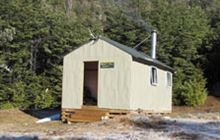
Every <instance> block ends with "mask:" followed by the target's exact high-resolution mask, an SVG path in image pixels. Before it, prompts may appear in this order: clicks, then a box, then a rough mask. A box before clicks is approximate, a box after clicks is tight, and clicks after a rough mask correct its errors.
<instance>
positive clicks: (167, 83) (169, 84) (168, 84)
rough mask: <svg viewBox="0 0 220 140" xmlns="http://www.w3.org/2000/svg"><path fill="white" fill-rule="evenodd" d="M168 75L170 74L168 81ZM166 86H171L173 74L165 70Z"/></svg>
mask: <svg viewBox="0 0 220 140" xmlns="http://www.w3.org/2000/svg"><path fill="white" fill-rule="evenodd" d="M168 75H170V82H169V81H168V80H169V78H168ZM166 86H167V87H172V86H173V76H172V73H171V72H169V71H167V72H166Z"/></svg>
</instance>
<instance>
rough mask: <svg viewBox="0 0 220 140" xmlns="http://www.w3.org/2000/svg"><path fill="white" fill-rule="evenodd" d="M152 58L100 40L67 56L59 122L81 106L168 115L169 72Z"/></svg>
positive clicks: (169, 97)
mask: <svg viewBox="0 0 220 140" xmlns="http://www.w3.org/2000/svg"><path fill="white" fill-rule="evenodd" d="M153 51H155V49H153ZM152 54H153V57H150V56H148V55H145V54H144V53H141V52H139V51H137V50H135V49H133V48H130V47H127V46H125V45H122V44H120V43H118V42H116V41H113V40H111V39H108V38H105V37H102V36H99V37H97V38H95V39H93V40H91V41H90V42H88V43H86V44H84V45H82V46H80V47H79V48H77V49H75V50H74V51H72V52H71V53H69V54H67V55H66V56H65V57H64V63H63V64H64V65H63V85H62V86H63V90H62V112H63V118H65V116H66V114H68V113H67V112H68V111H69V112H71V110H82V109H83V108H84V107H85V106H93V107H95V108H96V110H97V109H109V110H111V109H114V110H136V109H142V110H145V111H148V112H151V113H153V112H156V113H165V112H171V107H172V101H171V98H172V72H173V69H172V68H171V67H169V66H167V65H165V64H164V63H162V62H160V61H158V60H157V59H156V58H155V52H153V53H152ZM90 112H91V111H90ZM90 114H91V113H90Z"/></svg>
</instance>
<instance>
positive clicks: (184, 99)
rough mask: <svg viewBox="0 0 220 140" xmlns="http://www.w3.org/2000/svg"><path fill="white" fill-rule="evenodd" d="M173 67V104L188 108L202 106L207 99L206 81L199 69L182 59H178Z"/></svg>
mask: <svg viewBox="0 0 220 140" xmlns="http://www.w3.org/2000/svg"><path fill="white" fill-rule="evenodd" d="M175 65H176V67H175V75H174V87H173V103H174V104H175V105H188V106H196V105H202V104H204V103H205V100H206V97H207V91H206V79H205V78H204V76H203V73H202V71H201V69H198V68H196V67H195V66H194V65H193V64H192V63H189V62H187V61H186V60H183V59H178V61H176V63H175Z"/></svg>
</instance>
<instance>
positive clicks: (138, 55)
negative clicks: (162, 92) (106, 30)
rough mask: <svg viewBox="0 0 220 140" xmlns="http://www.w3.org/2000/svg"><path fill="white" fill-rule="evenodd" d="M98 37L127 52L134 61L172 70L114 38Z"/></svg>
mask: <svg viewBox="0 0 220 140" xmlns="http://www.w3.org/2000/svg"><path fill="white" fill-rule="evenodd" d="M98 39H101V40H104V41H106V42H108V43H110V44H112V45H113V46H115V47H117V48H119V49H121V50H123V51H125V52H127V53H128V54H130V55H131V56H132V57H133V60H134V61H138V62H140V63H144V64H148V65H153V66H157V67H159V68H162V69H165V70H168V71H172V72H173V71H174V70H173V68H171V67H170V66H168V65H166V64H164V63H162V62H160V61H158V60H156V59H152V58H151V57H150V56H148V55H146V54H144V53H142V52H138V51H137V50H135V49H133V48H131V47H128V46H125V45H123V44H121V43H118V42H116V41H114V40H111V39H109V38H106V37H103V36H99V37H98Z"/></svg>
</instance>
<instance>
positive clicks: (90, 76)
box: [83, 61, 98, 105]
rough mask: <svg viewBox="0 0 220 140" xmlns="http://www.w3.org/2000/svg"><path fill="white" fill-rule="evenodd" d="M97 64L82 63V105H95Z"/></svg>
mask: <svg viewBox="0 0 220 140" xmlns="http://www.w3.org/2000/svg"><path fill="white" fill-rule="evenodd" d="M97 96H98V62H97V61H96V62H84V90H83V105H97Z"/></svg>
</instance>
